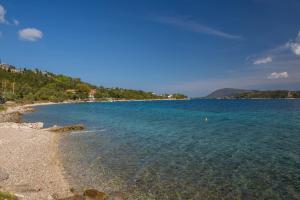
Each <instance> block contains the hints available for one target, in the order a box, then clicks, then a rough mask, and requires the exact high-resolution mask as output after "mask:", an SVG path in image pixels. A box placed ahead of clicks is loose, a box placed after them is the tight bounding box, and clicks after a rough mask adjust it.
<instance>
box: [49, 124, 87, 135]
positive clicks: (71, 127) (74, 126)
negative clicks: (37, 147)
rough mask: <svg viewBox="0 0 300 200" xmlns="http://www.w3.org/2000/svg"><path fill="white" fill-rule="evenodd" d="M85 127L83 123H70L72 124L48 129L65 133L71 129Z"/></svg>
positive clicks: (77, 129)
mask: <svg viewBox="0 0 300 200" xmlns="http://www.w3.org/2000/svg"><path fill="white" fill-rule="evenodd" d="M83 129H84V125H83V124H75V125H70V126H53V127H51V128H48V129H46V130H48V131H52V132H58V133H65V132H71V131H79V130H83Z"/></svg>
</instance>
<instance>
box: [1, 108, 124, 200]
mask: <svg viewBox="0 0 300 200" xmlns="http://www.w3.org/2000/svg"><path fill="white" fill-rule="evenodd" d="M45 104H46V105H48V104H50V103H43V104H42V105H45ZM35 105H41V104H35ZM35 105H34V106H35ZM32 111H34V108H33V107H32V105H25V106H15V107H9V108H8V109H7V110H6V111H3V112H1V113H0V152H1V154H0V160H1V161H0V199H2V198H3V199H8V200H9V199H21V200H35V199H36V200H44V199H45V200H85V199H86V200H89V199H90V200H93V199H94V200H105V199H123V198H118V197H117V198H115V197H112V198H109V197H108V195H107V194H106V193H103V192H99V191H97V190H95V189H87V190H85V191H81V192H75V191H73V189H72V188H70V185H69V183H68V181H67V180H66V179H65V177H64V173H65V172H64V169H63V167H62V164H61V162H60V160H59V156H58V142H59V139H60V135H61V133H62V132H68V131H73V130H81V129H83V128H84V126H83V125H74V126H68V127H58V126H55V127H52V128H50V129H43V123H42V122H36V123H20V122H21V115H22V114H23V113H26V112H32Z"/></svg>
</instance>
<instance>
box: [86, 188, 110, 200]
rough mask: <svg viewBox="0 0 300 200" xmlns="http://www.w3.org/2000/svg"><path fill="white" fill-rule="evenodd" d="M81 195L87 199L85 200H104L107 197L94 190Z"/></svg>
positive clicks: (88, 190)
mask: <svg viewBox="0 0 300 200" xmlns="http://www.w3.org/2000/svg"><path fill="white" fill-rule="evenodd" d="M83 195H84V196H85V197H87V200H106V199H107V195H106V194H105V193H104V192H99V191H98V190H96V189H87V190H85V191H84V193H83Z"/></svg>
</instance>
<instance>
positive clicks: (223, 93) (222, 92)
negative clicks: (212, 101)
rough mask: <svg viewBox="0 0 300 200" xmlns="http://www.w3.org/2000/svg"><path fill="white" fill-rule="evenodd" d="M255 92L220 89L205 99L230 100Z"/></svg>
mask: <svg viewBox="0 0 300 200" xmlns="http://www.w3.org/2000/svg"><path fill="white" fill-rule="evenodd" d="M252 92H255V90H243V89H235V88H222V89H219V90H216V91H214V92H212V93H211V94H209V95H207V96H206V98H232V97H234V96H237V95H239V94H243V93H252Z"/></svg>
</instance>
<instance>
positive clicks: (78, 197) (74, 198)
mask: <svg viewBox="0 0 300 200" xmlns="http://www.w3.org/2000/svg"><path fill="white" fill-rule="evenodd" d="M58 200H85V197H84V196H82V195H79V194H75V195H74V196H71V197H67V198H62V199H58Z"/></svg>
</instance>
